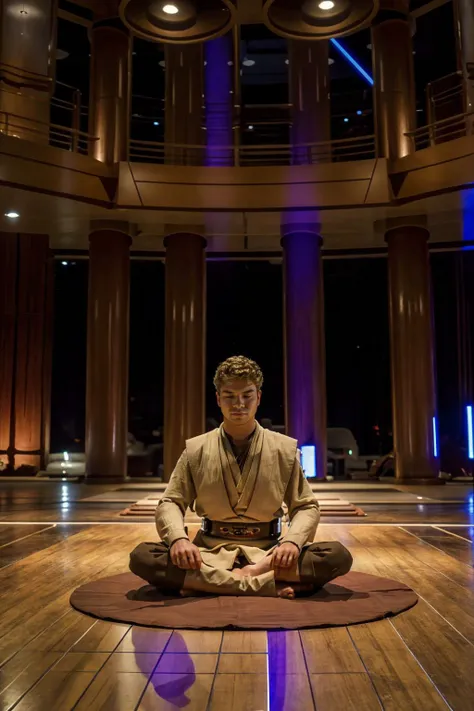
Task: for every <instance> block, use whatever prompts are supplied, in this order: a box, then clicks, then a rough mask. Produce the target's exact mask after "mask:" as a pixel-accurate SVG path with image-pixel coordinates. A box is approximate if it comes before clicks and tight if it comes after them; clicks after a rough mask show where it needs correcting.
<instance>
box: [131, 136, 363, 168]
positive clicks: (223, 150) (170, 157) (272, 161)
mask: <svg viewBox="0 0 474 711" xmlns="http://www.w3.org/2000/svg"><path fill="white" fill-rule="evenodd" d="M129 145H130V160H132V161H140V162H144V163H158V164H160V163H161V164H170V165H173V164H174V165H195V166H198V165H211V166H226V165H238V166H272V165H314V164H316V163H329V162H340V161H348V160H364V159H370V158H374V157H375V136H361V137H356V138H345V139H340V140H336V141H325V142H321V143H301V144H298V145H283V144H282V145H257V146H198V145H184V144H173V145H169V144H166V143H160V142H157V141H137V140H134V139H131V140H130V144H129Z"/></svg>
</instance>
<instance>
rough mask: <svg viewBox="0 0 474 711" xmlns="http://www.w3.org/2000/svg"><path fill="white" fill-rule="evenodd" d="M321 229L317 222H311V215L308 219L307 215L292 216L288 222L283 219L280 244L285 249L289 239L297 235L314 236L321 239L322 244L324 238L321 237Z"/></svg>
mask: <svg viewBox="0 0 474 711" xmlns="http://www.w3.org/2000/svg"><path fill="white" fill-rule="evenodd" d="M321 229H322V225H321V223H320V222H317V221H316V220H311V216H310V215H308V216H306V217H305V215H295V216H293V215H292V216H291V217H289V218H288V219H287V220H286V219H285V218H283V219H282V223H281V227H280V234H281V240H280V244H281V246H282V247H283V248H284V247H285V245H286V243H287V241H288V239H289V238H290V237H291V236H292V235H296V234H311V235H314V237H315V238H317V239H319V240H320V243H321V244H322V241H323V238H322V235H321Z"/></svg>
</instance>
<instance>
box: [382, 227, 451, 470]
mask: <svg viewBox="0 0 474 711" xmlns="http://www.w3.org/2000/svg"><path fill="white" fill-rule="evenodd" d="M387 227H388V229H387V231H386V234H385V237H386V240H387V244H388V276H389V308H390V346H391V370H392V409H393V434H394V451H395V461H396V477H397V479H399V480H400V481H406V482H407V483H418V482H420V483H438V481H439V480H438V479H437V464H438V462H437V457H438V456H439V452H438V451H437V450H438V447H439V444H438V441H437V440H438V435H437V422H436V395H435V366H434V339H433V326H432V306H431V288H430V267H429V254H428V239H429V233H428V230H427V229H426V228H425V227H423V226H420V225H416V226H415V225H406V224H399V225H397V224H395V225H393V226H391V225H390V224H389V225H388V226H387Z"/></svg>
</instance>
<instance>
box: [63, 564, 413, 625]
mask: <svg viewBox="0 0 474 711" xmlns="http://www.w3.org/2000/svg"><path fill="white" fill-rule="evenodd" d="M417 600H418V598H417V595H416V593H415V592H413V590H411V589H410V588H409V587H407V586H406V585H404V584H403V583H400V582H398V581H396V580H389V579H388V578H379V577H377V576H375V575H367V574H365V573H348V574H347V575H344V576H342V577H340V578H337V579H336V580H334V581H333V582H331V583H328V584H327V585H325V587H324V588H322V589H321V590H319V591H318V592H317V593H315V594H314V595H312V596H311V597H301V598H297V599H296V600H282V599H280V598H273V597H230V596H212V595H209V596H206V597H194V598H181V597H179V598H176V597H170V596H166V595H163V594H161V593H159V592H158V591H157V590H156V588H154V587H152V586H151V585H146V584H144V581H143V580H141V578H138V577H137V576H135V575H133V574H132V573H122V574H121V575H113V576H111V577H109V578H102V579H101V580H96V581H94V582H93V583H87V584H86V585H82V586H81V587H80V588H77V590H75V591H74V592H73V594H72V595H71V605H72V606H73V607H75V608H76V610H80V611H81V612H85V613H87V614H88V615H93V616H94V617H99V618H101V619H104V620H113V621H115V622H128V623H130V624H134V625H146V626H148V627H173V628H178V629H180V628H181V629H183V628H184V629H216V628H218V629H222V628H225V627H238V628H241V629H297V628H300V627H328V626H338V625H353V624H357V623H361V622H370V621H372V620H380V619H382V618H383V617H387V616H389V615H396V614H397V613H399V612H402V611H403V610H408V608H410V607H413V605H415V604H416V602H417Z"/></svg>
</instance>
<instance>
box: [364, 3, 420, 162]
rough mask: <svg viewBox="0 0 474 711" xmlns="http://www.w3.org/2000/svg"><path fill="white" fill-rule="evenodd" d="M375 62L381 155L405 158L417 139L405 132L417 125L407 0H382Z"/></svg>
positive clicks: (374, 29)
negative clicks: (413, 139) (414, 139)
mask: <svg viewBox="0 0 474 711" xmlns="http://www.w3.org/2000/svg"><path fill="white" fill-rule="evenodd" d="M384 6H385V7H384ZM372 63H373V75H374V111H375V133H376V142H377V155H378V156H379V157H381V158H390V159H395V158H402V157H403V156H406V155H408V154H409V153H412V151H413V141H412V139H411V138H409V137H407V136H405V133H407V132H409V131H412V130H413V129H414V128H415V125H416V121H415V116H416V113H415V109H416V103H415V81H414V70H413V46H412V36H411V27H410V22H409V17H408V2H407V0H395V2H394V0H382V3H381V10H380V12H379V14H378V16H377V18H376V19H375V23H374V25H373V27H372Z"/></svg>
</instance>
